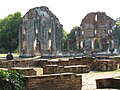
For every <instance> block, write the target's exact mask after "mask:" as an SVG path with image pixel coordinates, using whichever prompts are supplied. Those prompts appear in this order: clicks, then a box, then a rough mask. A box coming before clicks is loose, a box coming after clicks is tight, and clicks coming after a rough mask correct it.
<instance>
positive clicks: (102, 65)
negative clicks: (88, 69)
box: [94, 59, 117, 71]
mask: <svg viewBox="0 0 120 90" xmlns="http://www.w3.org/2000/svg"><path fill="white" fill-rule="evenodd" d="M94 69H95V70H98V71H108V70H116V69H117V62H116V61H115V60H109V59H102V60H95V61H94Z"/></svg>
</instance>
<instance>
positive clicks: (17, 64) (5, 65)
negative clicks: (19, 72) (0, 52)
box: [0, 60, 34, 68]
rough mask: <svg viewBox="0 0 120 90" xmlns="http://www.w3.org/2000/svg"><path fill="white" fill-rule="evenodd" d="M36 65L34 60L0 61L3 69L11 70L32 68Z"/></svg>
mask: <svg viewBox="0 0 120 90" xmlns="http://www.w3.org/2000/svg"><path fill="white" fill-rule="evenodd" d="M33 65H34V61H33V60H10V61H0V67H1V68H11V67H31V66H33Z"/></svg>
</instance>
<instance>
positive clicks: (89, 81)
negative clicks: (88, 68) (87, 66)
mask: <svg viewBox="0 0 120 90" xmlns="http://www.w3.org/2000/svg"><path fill="white" fill-rule="evenodd" d="M115 76H120V72H100V73H93V72H90V73H88V74H82V85H83V86H82V90H118V89H96V81H95V79H103V78H111V77H115Z"/></svg>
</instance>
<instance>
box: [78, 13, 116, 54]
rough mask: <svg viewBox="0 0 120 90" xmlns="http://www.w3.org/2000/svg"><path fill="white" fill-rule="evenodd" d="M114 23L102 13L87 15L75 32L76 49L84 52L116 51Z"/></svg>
mask: <svg viewBox="0 0 120 90" xmlns="http://www.w3.org/2000/svg"><path fill="white" fill-rule="evenodd" d="M117 43H118V42H117V38H116V31H115V21H114V20H113V19H112V18H111V17H109V16H107V15H106V13H104V12H91V13H88V14H87V15H86V16H85V18H84V19H83V20H82V22H81V25H80V29H78V30H77V35H76V44H77V49H79V50H84V52H92V51H107V50H109V49H117V48H118V46H117V45H118V44H117Z"/></svg>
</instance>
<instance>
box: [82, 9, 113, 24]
mask: <svg viewBox="0 0 120 90" xmlns="http://www.w3.org/2000/svg"><path fill="white" fill-rule="evenodd" d="M92 14H94V15H95V16H96V15H98V14H105V16H106V17H107V18H109V19H111V21H115V20H114V19H113V18H111V17H110V16H108V15H107V14H106V12H100V11H97V12H89V13H88V14H87V15H86V16H85V17H84V18H83V19H82V21H81V24H80V26H82V22H84V20H85V19H87V17H89V16H90V15H92Z"/></svg>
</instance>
